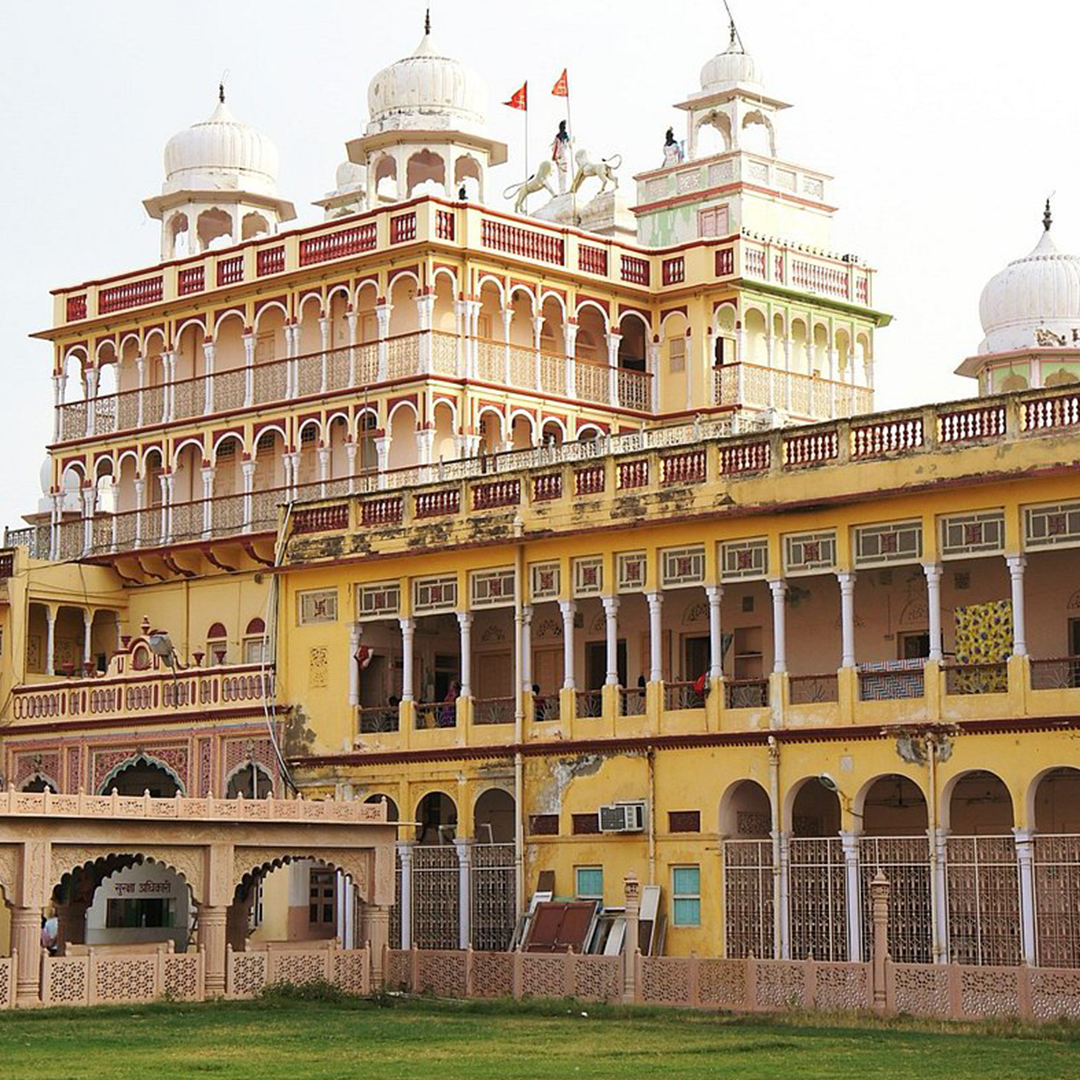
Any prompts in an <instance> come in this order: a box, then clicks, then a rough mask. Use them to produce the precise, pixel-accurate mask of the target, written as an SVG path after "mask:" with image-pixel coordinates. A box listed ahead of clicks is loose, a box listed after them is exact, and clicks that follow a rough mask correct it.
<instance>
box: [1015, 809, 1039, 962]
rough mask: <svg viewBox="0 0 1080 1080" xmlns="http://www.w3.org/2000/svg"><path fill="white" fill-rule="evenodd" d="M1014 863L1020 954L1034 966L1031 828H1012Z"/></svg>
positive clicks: (1033, 880)
mask: <svg viewBox="0 0 1080 1080" xmlns="http://www.w3.org/2000/svg"><path fill="white" fill-rule="evenodd" d="M1013 837H1014V839H1015V841H1016V864H1017V869H1018V872H1019V878H1020V955H1021V957H1022V958H1023V961H1024V963H1025V964H1031V965H1032V966H1034V964H1035V961H1036V956H1037V951H1038V950H1037V948H1036V935H1035V851H1034V842H1033V833H1032V830H1031V829H1013Z"/></svg>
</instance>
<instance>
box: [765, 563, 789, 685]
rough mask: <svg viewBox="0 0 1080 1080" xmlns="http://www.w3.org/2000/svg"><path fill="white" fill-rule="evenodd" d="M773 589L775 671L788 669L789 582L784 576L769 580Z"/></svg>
mask: <svg viewBox="0 0 1080 1080" xmlns="http://www.w3.org/2000/svg"><path fill="white" fill-rule="evenodd" d="M769 588H770V589H771V590H772V610H773V671H774V672H776V673H780V672H783V671H787V633H786V630H785V615H786V612H785V610H784V604H785V601H786V599H787V582H786V581H784V579H783V578H779V579H777V580H776V581H770V582H769Z"/></svg>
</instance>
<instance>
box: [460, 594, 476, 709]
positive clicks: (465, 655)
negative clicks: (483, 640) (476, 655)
mask: <svg viewBox="0 0 1080 1080" xmlns="http://www.w3.org/2000/svg"><path fill="white" fill-rule="evenodd" d="M457 621H458V627H459V628H460V630H461V696H462V697H472V623H473V614H472V612H471V611H459V612H458V613H457Z"/></svg>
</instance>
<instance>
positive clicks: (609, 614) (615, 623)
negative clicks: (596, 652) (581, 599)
mask: <svg viewBox="0 0 1080 1080" xmlns="http://www.w3.org/2000/svg"><path fill="white" fill-rule="evenodd" d="M600 602H601V603H602V604H603V605H604V620H605V629H606V632H607V673H606V675H607V677H606V678H605V680H604V681H605V683H606V684H607V685H608V686H618V685H619V598H618V597H617V596H603V597H601V598H600Z"/></svg>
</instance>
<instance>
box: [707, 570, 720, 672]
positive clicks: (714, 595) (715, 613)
mask: <svg viewBox="0 0 1080 1080" xmlns="http://www.w3.org/2000/svg"><path fill="white" fill-rule="evenodd" d="M705 595H706V596H707V597H708V598H709V678H710V679H720V678H723V675H724V637H723V633H722V630H721V623H720V602H721V601H722V600H723V598H724V589H723V586H721V585H706V586H705Z"/></svg>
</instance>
